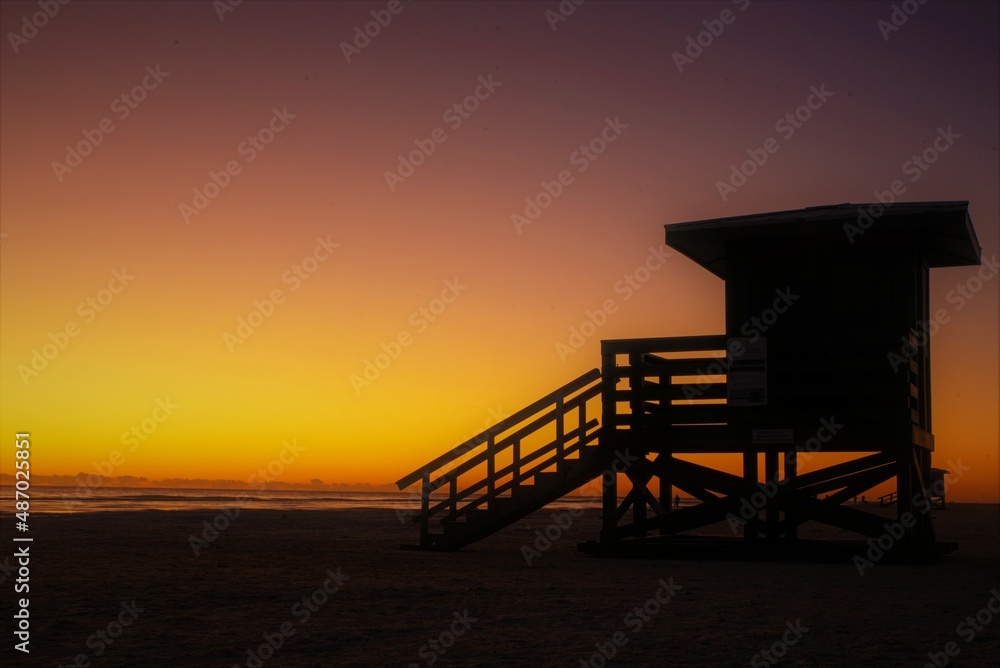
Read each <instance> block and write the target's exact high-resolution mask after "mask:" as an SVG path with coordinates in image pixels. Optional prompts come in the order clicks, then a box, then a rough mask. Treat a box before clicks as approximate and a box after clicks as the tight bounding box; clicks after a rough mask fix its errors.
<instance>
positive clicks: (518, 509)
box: [396, 369, 607, 551]
mask: <svg viewBox="0 0 1000 668" xmlns="http://www.w3.org/2000/svg"><path fill="white" fill-rule="evenodd" d="M600 394H601V373H600V371H598V370H597V369H594V370H592V371H590V372H588V373H586V374H584V375H582V376H580V377H579V378H577V379H576V380H574V381H572V382H570V383H568V384H566V385H564V386H563V387H561V388H559V389H558V390H556V391H555V392H552V393H551V394H549V395H547V396H545V397H542V398H541V399H539V400H538V401H536V402H534V403H532V404H531V405H530V406H527V407H526V408H524V409H522V410H520V411H518V412H517V413H515V414H514V415H512V416H511V417H509V418H507V419H505V420H503V421H501V422H499V423H498V424H496V425H494V426H493V427H491V428H490V429H488V430H486V431H484V432H482V433H481V434H478V435H476V436H474V437H473V438H471V439H469V440H468V441H465V442H464V443H462V444H460V445H458V446H456V447H455V448H453V449H452V450H450V451H449V452H447V453H445V454H443V455H441V456H440V457H438V458H437V459H435V460H433V461H431V462H428V463H427V464H426V465H424V466H422V467H421V468H419V469H417V470H416V471H414V472H412V473H410V474H409V475H407V476H405V477H404V478H402V479H400V480H399V481H398V482H397V483H396V485H397V486H398V487H399V488H400V489H406V488H408V487H411V486H413V485H416V484H417V483H418V482H419V483H420V487H419V495H420V512H419V513H417V514H416V515H415V516H414V517H413V522H414V523H417V524H419V525H420V544H419V545H403V546H402V547H403V548H405V549H418V550H442V551H443V550H457V549H460V548H462V547H465V546H466V545H469V544H470V543H473V542H475V541H477V540H480V539H482V538H485V537H487V536H489V535H491V534H493V533H495V532H497V531H499V530H500V529H502V528H504V527H506V526H509V525H510V524H512V523H514V522H516V521H517V520H519V519H521V518H523V517H525V516H527V515H529V514H531V513H533V512H535V511H536V510H539V509H541V508H543V507H545V506H546V505H548V504H549V503H552V502H553V501H555V500H557V499H559V498H561V497H563V496H565V495H566V494H569V493H570V492H573V491H574V490H576V489H578V488H580V487H581V486H583V485H585V484H587V483H588V482H590V481H591V480H593V479H594V478H597V477H599V476H600V475H601V474H602V472H603V470H604V468H605V467H606V465H607V462H605V461H604V459H605V457H606V456H605V455H604V454H602V452H601V449H600V448H599V447H598V444H597V440H598V438H597V437H598V432H599V422H598V420H597V419H589V420H588V418H587V411H588V403H594V402H596V403H597V404H598V406H597V407H593V406H592V407H591V410H592V412H593V414H595V415H597V414H599V411H600V407H599V402H600Z"/></svg>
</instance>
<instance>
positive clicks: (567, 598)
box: [0, 505, 1000, 667]
mask: <svg viewBox="0 0 1000 668" xmlns="http://www.w3.org/2000/svg"><path fill="white" fill-rule="evenodd" d="M215 515H216V513H215V512H213V511H205V512H200V511H195V512H191V511H178V512H162V511H143V512H131V513H107V514H94V515H86V514H80V515H48V516H44V515H33V516H32V520H33V526H32V534H33V535H34V536H35V542H34V543H33V544H32V546H31V568H32V571H31V583H30V584H31V593H30V602H31V606H30V611H31V623H32V627H31V628H32V636H31V644H30V648H31V654H30V655H23V654H20V653H17V652H12V651H11V650H10V649H9V646H10V644H12V641H11V637H12V636H11V634H10V630H11V629H12V626H11V621H10V620H11V615H12V613H13V609H14V608H13V598H14V596H13V594H12V593H11V589H10V588H11V586H12V583H13V577H12V576H7V578H6V581H5V582H4V583H3V584H2V585H0V586H2V590H3V591H4V594H3V597H2V599H3V606H4V607H3V615H2V616H3V619H4V620H6V621H5V622H4V637H5V645H6V646H5V647H4V650H3V655H4V656H8V657H9V656H12V655H13V656H14V657H15V663H14V664H13V665H18V666H21V665H24V666H43V665H44V666H56V665H73V661H74V659H75V657H77V656H78V655H85V656H83V657H82V658H81V659H80V664H79V665H87V664H86V663H85V662H84V660H86V661H89V662H90V664H89V665H94V666H222V667H229V666H234V665H241V666H246V665H248V660H249V665H250V666H260V665H263V666H268V667H272V666H273V667H278V666H353V665H377V666H383V665H402V666H408V665H423V666H427V665H437V666H473V665H484V666H582V665H593V666H600V665H603V659H602V658H600V655H599V654H597V655H595V654H596V653H597V652H598V646H600V645H603V646H604V648H605V650H606V651H607V652H609V653H610V652H611V648H612V647H613V648H614V653H615V657H614V661H613V663H614V664H615V665H634V666H640V665H648V666H730V665H743V666H746V665H758V666H764V665H772V664H771V663H769V662H768V661H767V658H766V657H764V656H763V655H761V654H760V652H762V651H763V650H769V649H770V648H772V646H773V647H774V649H775V650H776V651H777V652H778V653H781V654H782V655H783V657H782V658H781V659H780V660H778V659H776V660H777V661H778V665H788V666H902V665H913V666H922V665H924V664H925V663H928V662H929V661H930V659H929V658H928V653H929V652H931V653H941V652H944V651H945V649H946V647H948V645H947V643H948V642H953V643H955V644H954V645H953V646H951V648H952V649H953V650H955V649H957V650H958V652H959V653H958V654H957V656H954V657H951V658H949V663H948V665H955V666H985V665H994V662H995V660H996V659H997V657H1000V620H995V619H992V618H995V617H1000V615H993V614H992V613H989V614H990V616H991V622H992V623H987V624H986V625H984V626H980V628H981V629H982V630H981V631H976V632H975V637H974V638H971V639H970V640H971V642H966V639H969V638H968V633H969V632H968V631H967V630H966V629H971V628H972V627H959V631H963V633H961V634H960V633H959V632H958V631H957V630H956V627H957V626H958V625H959V624H960V623H962V622H963V620H964V619H966V617H968V616H970V615H972V616H975V615H976V614H977V612H980V611H981V610H983V609H985V608H986V606H987V604H988V603H989V602H990V599H991V596H993V595H992V594H991V593H990V592H991V590H992V589H994V588H998V587H1000V568H998V566H1000V541H998V526H1000V508H998V506H995V505H954V506H953V507H952V508H951V509H949V510H947V511H936V512H935V518H936V522H937V525H936V526H937V530H938V534H939V538H940V539H943V540H954V541H957V542H959V543H960V545H961V548H960V551H959V552H958V553H956V554H953V555H952V556H950V557H949V558H947V559H945V560H942V561H939V562H935V563H931V564H924V565H901V564H885V563H880V564H876V565H875V566H874V567H872V568H870V569H868V570H867V571H866V573H865V575H864V576H863V577H861V576H859V575H858V571H857V569H856V568H855V566H854V565H852V564H849V563H833V564H812V563H791V564H789V563H759V562H754V563H746V562H742V563H733V562H694V561H673V560H603V559H597V558H593V557H588V556H586V555H584V554H582V553H580V552H579V551H577V549H576V543H577V542H578V541H583V540H587V539H590V538H595V537H596V536H597V523H598V515H599V513H598V511H597V510H594V509H590V510H587V511H586V512H585V513H584V514H583V515H582V516H581V517H580V518H578V519H577V520H575V521H574V524H573V526H572V527H570V529H568V530H567V531H566V532H565V535H564V537H562V538H561V539H560V540H558V541H556V542H555V543H554V544H553V545H552V547H551V548H550V549H549V550H547V551H545V552H544V553H543V554H542V555H541V556H539V557H536V558H535V559H534V561H533V565H532V566H530V567H529V566H528V565H527V564H526V561H525V558H524V556H523V555H522V552H521V546H522V545H524V544H531V543H532V542H534V540H535V534H534V530H535V529H540V528H544V527H545V525H546V524H548V523H549V522H550V521H551V520H550V518H549V515H551V511H548V512H546V511H542V512H540V513H537V514H536V515H534V516H531V517H529V518H528V519H526V520H524V521H522V522H519V523H518V524H516V525H514V526H512V527H510V528H508V529H506V530H504V531H503V532H501V533H500V534H498V535H496V536H494V537H492V538H490V539H487V540H484V541H482V542H480V543H478V544H476V545H474V546H472V547H470V548H467V549H466V550H463V551H461V552H457V553H424V552H407V551H401V550H399V549H398V545H399V544H400V543H404V542H411V543H412V542H414V541H415V539H416V531H415V527H413V526H412V525H405V526H404V525H401V524H400V523H399V521H398V520H397V518H396V515H395V513H394V512H392V511H388V510H341V511H311V512H295V513H292V512H283V511H267V510H251V509H248V510H244V511H243V512H242V513H241V514H240V516H239V517H238V518H236V519H235V520H234V521H232V523H231V525H230V527H229V528H228V529H227V530H225V531H223V532H221V533H220V534H219V536H218V537H217V538H216V540H215V541H214V542H212V543H210V544H208V545H207V546H203V547H202V550H201V553H200V555H199V556H197V557H196V556H194V553H193V549H192V547H191V546H190V545H189V535H190V534H192V532H200V531H201V529H202V528H203V525H202V522H203V520H206V519H209V520H210V519H212V518H213V517H214V516H215ZM10 520H11V518H10V517H9V516H6V517H4V521H3V536H2V542H3V545H4V546H5V547H4V551H3V554H4V555H7V554H10V551H11V550H8V548H7V547H6V546H9V545H12V543H11V542H10V538H11V534H10V532H11V521H10ZM220 523H221V521H220ZM7 563H8V565H9V564H10V562H9V561H8V562H7ZM338 571H339V575H338ZM331 575H332V576H336V577H331ZM338 580H339V585H338ZM324 583H325V584H326V587H327V589H328V590H330V591H332V592H333V593H327V592H326V591H325V590H323V589H322V587H323V586H324ZM664 585H667V586H668V588H665V587H664ZM317 589H319V591H317ZM313 594H315V598H314V600H313V602H310V605H311V606H312V607H313V608H314V610H313V611H309V618H308V619H307V620H306V619H304V618H305V613H306V611H307V610H308V608H306V607H304V606H303V604H302V600H301V599H302V598H303V597H304V596H307V597H308V596H310V595H313ZM657 595H659V597H660V599H661V600H662V601H664V602H663V603H660V602H657V601H656V597H657ZM133 600H134V601H135V603H134V608H133V607H132V603H131V602H132V601H133ZM307 601H308V599H307ZM123 602H126V603H127V605H126V606H125V608H124V609H123V607H122V603H123ZM319 602H322V604H319ZM296 603H298V607H296ZM644 605H645V606H646V611H643V612H642V616H640V615H638V614H636V613H635V612H634V609H635V608H636V607H637V606H644ZM993 605H994V609H996V610H1000V607H997V603H996V602H994V603H993ZM119 617H120V618H121V620H122V621H125V622H128V625H127V626H124V627H118V626H117V624H118V623H119V622H118V619H119ZM982 618H985V615H982V617H981V619H982ZM109 623H110V624H111V628H110V629H109V628H108V625H109ZM283 623H284V625H285V626H284V628H285V630H286V631H293V632H294V633H292V634H291V635H288V636H287V637H284V636H282V635H281V629H282V624H283ZM98 630H103V631H104V633H105V634H106V637H107V638H108V639H110V640H111V643H110V644H106V643H104V641H103V640H101V639H100V638H99V636H97V635H95V633H96V632H97V631H98ZM117 633H120V635H117V637H115V638H111V635H114V634H117ZM265 633H267V634H270V637H271V638H272V641H273V643H274V644H280V647H279V648H278V649H277V650H275V651H274V652H273V655H269V654H268V652H267V651H266V649H265V652H264V654H265V656H268V659H267V660H266V661H263V662H261V663H258V661H257V660H255V659H250V658H249V655H248V653H247V650H248V649H249V648H254V649H255V650H256V649H257V648H259V647H260V645H261V644H262V643H264V642H265V638H264V634H265ZM616 633H617V634H618V635H617V636H616ZM279 638H280V641H279V640H278V639H279ZM783 638H784V639H783ZM88 639H89V640H88ZM616 639H617V641H618V643H617V644H616V643H615V640H616ZM431 640H435V641H440V642H442V643H444V644H445V645H448V646H447V647H444V646H442V645H436V647H437V648H438V649H437V650H436V649H435V647H433V646H431V645H430V644H429V641H431ZM785 641H788V642H787V644H785ZM775 643H778V644H777V645H775ZM99 649H103V651H101V654H100V656H95V654H96V653H97V651H98V650H99ZM442 652H443V653H442ZM945 657H946V655H945V654H941V655H940V656H939V661H943V660H944V658H945ZM432 660H433V662H432ZM7 665H11V664H9V663H8V664H7ZM930 665H933V664H930Z"/></svg>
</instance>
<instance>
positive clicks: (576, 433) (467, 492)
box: [412, 420, 598, 523]
mask: <svg viewBox="0 0 1000 668" xmlns="http://www.w3.org/2000/svg"><path fill="white" fill-rule="evenodd" d="M597 425H598V422H597V420H591V421H590V422H589V423H588V427H589V428H588V429H586V430H584V431H582V432H581V431H580V430H579V429H575V430H573V431H572V432H570V433H569V434H567V435H568V436H573V437H578V440H577V441H576V443H574V444H573V445H571V446H569V447H568V448H567V449H566V450H565V454H567V455H569V454H573V453H575V452H577V451H579V450H582V449H583V448H584V447H586V445H587V444H588V443H590V442H591V441H593V440H594V439H595V438H597V434H598V431H597V429H596V427H597ZM555 450H556V442H555V441H552V442H551V443H549V444H548V445H546V446H544V447H542V448H539V449H538V450H536V451H534V452H532V453H531V454H530V455H526V456H525V457H524V459H522V460H521V463H524V462H525V461H526V460H530V461H534V460H536V459H539V458H540V457H542V455H549V457H548V458H546V459H544V460H543V461H541V462H539V463H537V464H535V465H534V467H532V468H530V469H528V470H527V471H521V475H520V477H521V478H522V479H524V478H531V477H533V476H535V475H537V474H539V473H542V472H543V471H544V469H547V468H549V467H550V466H552V465H553V464H556V463H557V462H558V461H559V460H560V457H559V455H558V453H555ZM553 453H555V454H553ZM513 471H514V464H513V463H511V464H508V465H507V466H505V467H504V468H502V469H500V470H498V471H496V474H495V475H496V478H502V477H504V476H505V475H507V474H508V473H512V472H513ZM487 482H488V481H487V480H486V478H483V479H482V480H480V481H479V482H476V483H473V484H471V485H469V486H468V487H466V488H464V489H463V490H462V491H461V492H456V493H455V494H454V495H452V496H449V497H448V498H445V499H442V500H441V501H438V502H437V503H436V504H434V505H432V506H429V508H428V509H427V514H428V516H430V515H434V514H436V513H438V512H441V511H442V510H444V509H445V508H446V507H448V506H452V507H455V506H457V504H458V502H460V501H463V500H464V499H465V498H467V497H469V496H471V495H473V494H475V493H476V492H478V491H479V490H480V489H482V488H483V487H485V486H486V484H487ZM515 486H516V485H515V483H514V480H513V479H511V480H509V481H508V482H505V483H504V484H502V485H498V486H497V487H496V489H495V490H494V492H495V493H496V494H502V493H503V492H506V491H507V490H512V489H514V487H515ZM487 500H488V497H486V496H481V497H480V498H478V499H476V500H475V501H472V502H469V503H468V504H466V505H464V506H462V507H461V508H456V509H455V510H453V511H452V512H450V513H448V515H447V516H446V517H445V518H444V519H445V520H453V519H455V518H457V517H461V516H462V515H464V514H466V513H467V512H469V511H470V510H474V509H475V508H477V507H478V506H480V505H482V504H484V503H486V502H487ZM422 514H423V511H421V513H418V514H417V515H416V516H414V517H413V520H412V521H413V522H414V523H417V522H419V521H420V520H421V515H422Z"/></svg>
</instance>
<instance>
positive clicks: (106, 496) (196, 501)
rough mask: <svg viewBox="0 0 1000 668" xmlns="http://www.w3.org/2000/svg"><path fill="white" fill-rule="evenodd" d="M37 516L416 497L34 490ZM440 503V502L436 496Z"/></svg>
mask: <svg viewBox="0 0 1000 668" xmlns="http://www.w3.org/2000/svg"><path fill="white" fill-rule="evenodd" d="M29 494H30V503H31V506H30V512H32V513H104V512H128V511H137V510H202V509H215V510H217V509H221V508H232V507H248V508H259V509H263V510H346V509H349V508H385V509H390V510H392V509H404V510H415V509H418V508H419V507H420V499H419V497H418V496H417V495H416V493H414V492H333V491H329V490H315V491H313V490H304V491H299V490H294V491H293V490H284V489H279V490H239V489H186V488H154V487H97V488H79V487H44V486H37V487H32V488H31V489H30V491H29ZM434 500H435V501H436V500H438V497H437V496H435V497H434ZM14 503H15V498H14V487H13V486H9V485H3V486H0V512H2V513H4V514H10V513H14V512H17V511H16V509H15V507H14ZM549 507H550V508H597V507H600V499H599V498H598V497H583V496H580V497H569V498H565V497H564V498H563V499H560V500H559V501H556V502H554V503H551V504H549Z"/></svg>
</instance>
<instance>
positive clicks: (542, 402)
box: [396, 369, 601, 489]
mask: <svg viewBox="0 0 1000 668" xmlns="http://www.w3.org/2000/svg"><path fill="white" fill-rule="evenodd" d="M600 378H601V372H600V370H598V369H591V370H590V371H588V372H587V373H585V374H583V375H582V376H580V377H579V378H577V379H575V380H572V381H570V382H569V383H567V384H566V385H563V386H562V387H561V388H559V389H558V390H555V391H554V392H550V393H549V394H547V395H545V396H544V397H542V398H541V399H539V400H537V401H535V402H533V403H531V404H529V405H528V406H526V407H524V408H522V409H521V410H519V411H518V412H517V413H515V414H514V415H512V416H510V417H509V418H506V419H504V420H501V421H500V422H498V423H497V424H495V425H493V426H492V427H490V428H489V429H487V430H486V431H483V432H482V433H480V434H477V435H476V436H473V437H472V438H470V439H469V440H467V441H465V442H463V443H461V444H459V445H457V446H455V447H454V448H452V449H451V450H449V451H448V452H446V453H444V454H443V455H441V456H440V457H437V458H436V459H433V460H431V461H430V462H428V463H427V464H425V465H423V466H421V467H420V468H419V469H417V470H416V471H413V472H412V473H410V474H409V475H406V476H403V477H402V478H400V479H399V480H398V481H396V486H397V487H399V489H405V488H407V487H409V486H410V485H412V484H413V483H415V482H417V481H418V480H420V477H421V475H422V474H423V472H424V471H425V470H426V471H436V470H437V469H439V468H441V467H443V466H444V465H445V464H447V463H449V462H451V461H454V460H455V459H457V458H459V457H461V456H462V455H464V454H466V453H468V452H469V451H471V450H473V449H475V448H478V447H481V446H483V445H485V444H486V441H487V440H488V438H489V436H490V434H500V433H502V432H504V431H506V430H508V429H510V428H511V427H513V426H515V425H517V424H520V423H521V422H523V421H524V420H526V419H527V418H529V417H531V416H532V415H534V414H535V413H537V412H539V411H540V410H541V409H543V408H545V407H546V406H548V405H549V404H552V403H554V402H555V400H556V398H557V397H560V396H566V395H569V394H572V393H573V392H577V391H579V390H581V389H584V388H586V387H587V386H588V385H590V384H591V383H593V382H595V381H597V380H599V379H600ZM591 392H593V394H592V395H589V396H592V397H593V396H597V395H598V394H599V393H600V385H597V386H595V387H594V388H591Z"/></svg>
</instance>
